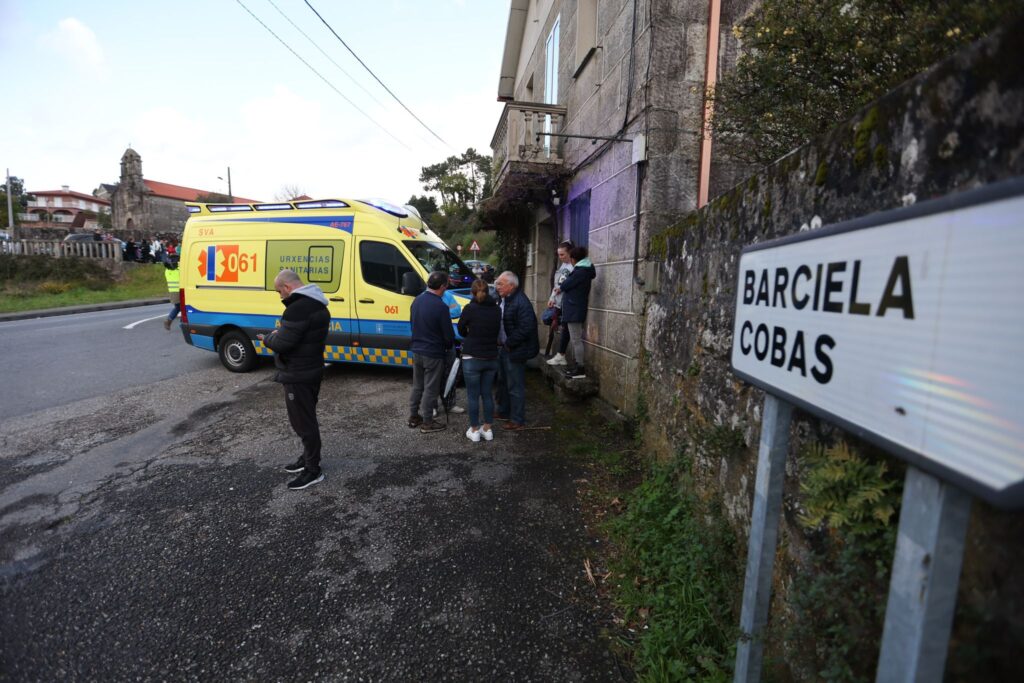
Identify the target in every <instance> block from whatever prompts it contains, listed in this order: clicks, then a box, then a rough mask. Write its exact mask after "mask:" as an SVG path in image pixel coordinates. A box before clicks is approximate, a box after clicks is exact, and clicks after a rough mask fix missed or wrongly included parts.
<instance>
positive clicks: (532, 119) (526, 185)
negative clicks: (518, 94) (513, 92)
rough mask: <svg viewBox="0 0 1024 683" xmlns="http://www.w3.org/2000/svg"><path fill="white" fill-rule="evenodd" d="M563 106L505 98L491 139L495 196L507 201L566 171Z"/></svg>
mask: <svg viewBox="0 0 1024 683" xmlns="http://www.w3.org/2000/svg"><path fill="white" fill-rule="evenodd" d="M564 121H565V107H560V106H558V105H554V104H540V103H537V102H506V103H505V109H504V111H502V113H501V120H500V121H498V128H497V130H495V131H494V137H493V138H492V139H491V150H492V152H493V154H494V162H493V163H494V167H493V178H494V198H495V199H497V200H498V201H502V202H504V201H508V200H511V199H514V198H515V197H522V196H523V195H524V193H529V192H530V191H531V190H539V189H542V188H545V187H547V186H548V185H549V184H550V182H551V181H552V180H557V179H560V178H561V177H562V176H563V175H565V174H566V173H567V170H566V168H565V163H564V159H562V156H561V152H562V143H561V141H562V138H559V137H554V136H552V135H551V134H553V133H558V132H559V131H560V130H561V127H562V124H563V123H564Z"/></svg>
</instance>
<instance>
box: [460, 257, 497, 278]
mask: <svg viewBox="0 0 1024 683" xmlns="http://www.w3.org/2000/svg"><path fill="white" fill-rule="evenodd" d="M463 263H465V264H466V265H467V266H469V267H470V268H471V269H472V270H473V274H474V275H476V276H477V277H478V278H480V279H481V280H483V281H485V282H494V278H495V273H494V266H492V265H491V264H490V263H485V262H483V261H477V260H474V259H470V260H469V261H463Z"/></svg>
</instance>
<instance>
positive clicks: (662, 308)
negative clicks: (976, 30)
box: [641, 22, 1024, 675]
mask: <svg viewBox="0 0 1024 683" xmlns="http://www.w3.org/2000/svg"><path fill="white" fill-rule="evenodd" d="M1022 32H1024V23H1022V22H1018V23H1016V24H1015V25H1012V26H1008V27H1006V28H1005V30H1003V31H1000V32H997V33H995V34H993V35H992V36H990V37H989V38H987V39H985V40H983V41H981V42H979V43H977V44H975V45H973V46H970V47H969V48H967V49H965V50H963V51H962V52H960V53H958V54H957V55H955V56H954V57H952V58H950V59H949V60H947V61H945V62H942V63H940V64H938V65H936V66H935V67H933V68H932V69H931V70H929V71H928V72H926V73H924V74H922V75H921V76H919V77H917V78H916V79H914V80H912V81H909V82H907V83H905V84H904V85H902V86H901V87H900V88H898V89H897V90H895V91H893V92H892V93H890V94H888V95H887V96H885V97H883V98H882V99H880V100H879V101H877V102H875V103H874V104H872V105H870V106H869V107H866V108H864V109H863V110H862V111H860V112H859V113H858V114H857V115H856V116H855V117H854V118H853V119H851V120H849V121H847V122H845V123H842V124H841V125H839V126H838V127H837V128H835V129H834V130H833V131H832V132H831V133H830V134H829V135H828V136H826V137H825V138H823V139H819V140H815V141H814V142H812V143H811V144H808V145H807V146H805V147H803V148H800V149H798V150H796V151H794V152H793V153H791V154H789V155H788V156H786V157H784V158H782V159H780V160H779V161H778V162H776V163H775V164H774V165H773V166H771V167H769V168H767V169H764V170H763V171H762V172H760V173H759V174H757V175H755V176H753V177H751V178H749V179H748V180H746V181H744V182H742V183H740V184H738V185H736V186H735V187H733V188H732V189H731V190H729V191H728V192H725V193H724V194H721V195H719V196H718V197H717V198H716V199H714V200H713V201H712V202H711V203H710V204H709V205H708V206H706V207H704V208H703V209H702V210H700V211H695V212H693V213H690V214H688V215H686V216H685V217H683V218H682V219H681V220H679V221H678V222H676V223H675V224H674V225H673V226H672V227H670V228H668V229H666V230H663V231H662V232H660V233H658V234H655V235H653V236H652V238H651V240H650V247H649V253H648V254H647V256H648V258H649V259H651V260H652V261H658V262H659V268H658V271H659V273H658V278H657V281H658V284H657V293H655V294H652V295H650V296H649V297H648V300H647V306H646V320H645V327H644V331H643V359H642V368H641V377H642V385H641V392H642V397H641V398H642V400H643V402H644V404H645V411H644V413H645V417H646V420H645V421H644V423H643V428H644V436H645V439H646V442H647V443H648V444H650V445H652V446H653V447H655V449H656V450H657V451H659V452H661V453H663V454H671V453H675V452H678V451H680V450H684V449H685V451H686V452H687V453H688V454H689V455H690V456H691V457H692V458H693V464H694V477H695V481H696V485H697V486H698V487H699V488H700V489H701V493H702V496H703V497H704V498H706V499H713V500H716V501H718V502H720V503H721V505H722V508H723V509H724V511H725V514H726V516H727V517H728V518H729V519H730V520H731V521H732V523H733V524H734V526H735V527H736V528H738V529H746V528H748V527H749V519H750V512H751V505H752V498H753V485H754V480H755V466H756V459H757V440H758V435H759V431H760V418H761V407H762V404H763V394H762V393H761V392H760V391H757V390H755V389H753V388H752V387H750V386H748V385H746V384H744V383H743V382H741V381H739V380H737V379H736V378H735V377H734V376H733V375H732V374H731V372H730V369H729V356H730V349H731V345H732V325H733V306H734V296H735V288H736V277H737V270H736V269H737V262H738V256H739V253H740V251H741V249H742V248H743V246H744V245H747V244H750V243H753V242H760V241H764V240H768V239H772V238H776V237H782V236H784V235H789V234H792V233H795V232H798V231H801V230H808V229H814V228H816V227H819V226H822V225H829V224H832V223H836V222H839V221H843V220H846V219H850V218H854V217H857V216H863V215H866V214H871V213H874V212H878V211H883V210H887V209H892V208H895V207H900V206H906V205H909V204H912V203H914V202H917V201H922V200H925V199H929V198H933V197H939V196H943V195H947V194H952V193H957V192H961V191H964V190H967V189H971V188H974V187H978V186H981V185H985V184H989V183H992V182H996V181H999V180H1002V179H1005V178H1010V177H1015V176H1021V175H1024V71H1022V70H1021V68H1020V65H1021V64H1024V43H1022V42H1021V41H1020V40H1019V36H1020V35H1022ZM681 49H682V48H681ZM652 138H653V136H652ZM654 175H655V172H654V163H653V160H652V176H654ZM665 175H666V177H665V179H663V180H661V181H658V184H659V185H661V184H662V183H663V182H667V181H668V179H669V178H670V177H671V175H672V174H671V173H669V172H666V173H665ZM653 184H654V181H653V179H652V185H653ZM652 208H653V207H652ZM1022 267H1024V265H1022ZM835 433H836V430H834V429H833V428H832V427H830V426H828V425H826V424H823V423H821V422H820V421H817V420H815V419H812V418H809V417H807V416H800V415H798V416H797V419H796V420H795V424H794V427H793V445H792V446H791V452H790V458H789V460H788V463H787V486H786V496H785V503H784V521H783V528H782V529H781V533H780V551H779V557H778V559H777V561H776V577H775V578H776V581H775V588H774V594H775V597H774V599H773V607H772V616H771V621H770V623H769V629H770V630H771V629H772V627H773V626H775V627H776V628H778V627H779V624H780V622H782V621H785V619H786V618H787V617H786V613H787V601H788V600H789V599H790V596H789V595H788V593H787V590H788V587H789V586H790V584H791V583H792V580H793V578H794V575H795V574H796V573H798V572H804V571H807V570H808V569H807V566H806V563H804V562H803V559H804V558H803V557H802V548H806V545H807V544H806V539H805V533H804V531H803V530H802V529H801V528H800V527H799V525H798V524H797V523H796V520H795V518H796V515H797V513H798V512H799V511H800V489H799V484H800V474H801V471H802V465H801V462H800V459H799V457H798V453H799V450H800V448H801V445H802V444H806V443H807V442H808V441H809V440H811V439H814V438H816V437H818V436H821V435H822V434H835ZM843 438H845V439H847V440H848V441H851V442H854V443H856V439H854V438H853V437H852V436H849V435H843ZM1022 540H1024V514H1021V513H1007V512H1000V511H997V510H994V509H992V508H990V507H988V506H986V505H984V504H982V503H976V504H975V507H974V512H973V517H972V522H971V527H970V530H969V532H968V542H967V552H966V556H965V562H964V570H963V579H962V581H961V595H960V598H959V609H960V612H959V616H958V619H957V623H956V625H955V627H954V638H953V642H954V648H953V649H954V653H953V659H954V660H955V657H956V650H957V648H956V645H957V644H961V645H962V644H964V643H966V646H965V647H967V648H971V647H977V648H981V649H983V650H984V649H985V648H988V649H989V654H994V656H996V657H997V658H1000V657H1001V658H1002V659H1001V660H1000V661H999V662H997V664H995V665H993V666H997V668H998V667H1003V668H998V670H1000V671H1013V672H1015V673H1016V674H1018V675H1019V674H1020V670H1021V667H1022V666H1024V665H1022V664H1020V663H1017V662H1014V661H1013V660H1012V658H1011V654H1010V652H1011V650H1012V649H1015V648H1013V647H1012V646H1013V645H1014V643H1019V641H1020V640H1021V639H1022V638H1024V579H1022V578H1021V575H1020V573H1019V571H1017V569H1016V568H1017V567H1019V566H1020V565H1021V563H1022V562H1024V543H1021V541H1022ZM745 547H746V546H745V535H744V543H741V544H740V550H741V551H742V552H744V553H745ZM740 559H741V561H742V558H740ZM965 612H971V613H972V614H975V615H977V614H981V615H984V617H983V618H982V620H981V623H983V624H985V625H986V626H984V627H983V628H982V627H976V624H977V623H978V622H971V623H973V624H975V625H974V626H971V625H968V621H967V620H965V619H964V618H963V615H964V613H965ZM954 663H955V662H954ZM990 664H991V662H990Z"/></svg>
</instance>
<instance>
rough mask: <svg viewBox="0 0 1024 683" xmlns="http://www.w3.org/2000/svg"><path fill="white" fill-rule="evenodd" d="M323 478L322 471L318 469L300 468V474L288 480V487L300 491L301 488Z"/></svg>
mask: <svg viewBox="0 0 1024 683" xmlns="http://www.w3.org/2000/svg"><path fill="white" fill-rule="evenodd" d="M323 480H324V473H323V472H321V471H320V470H317V471H316V472H310V471H309V470H302V474H300V475H299V476H298V478H296V479H293V480H291V481H290V482H288V488H289V489H291V490H292V491H301V490H302V489H305V488H309V487H310V486H312V485H313V484H319V483H320V482H322V481H323Z"/></svg>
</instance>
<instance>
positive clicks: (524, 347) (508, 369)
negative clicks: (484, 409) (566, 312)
mask: <svg viewBox="0 0 1024 683" xmlns="http://www.w3.org/2000/svg"><path fill="white" fill-rule="evenodd" d="M494 289H495V290H497V292H498V296H500V297H501V302H500V303H501V329H500V330H499V331H498V346H499V349H498V396H497V404H498V405H497V406H496V409H497V412H496V413H495V417H496V418H497V419H499V420H506V422H505V429H507V430H516V429H522V428H523V427H525V426H526V361H528V360H530V359H531V358H533V357H534V356H536V355H537V354H538V353H540V339H539V338H538V336H537V314H536V313H534V310H533V304H532V303H530V300H529V299H528V298H526V295H525V294H523V292H522V290H521V289H519V278H518V277H517V276H516V274H515V273H513V272H511V271H508V270H506V271H505V272H504V273H502V274H501V275H499V276H498V279H497V280H495V281H494Z"/></svg>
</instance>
